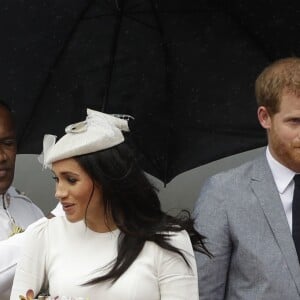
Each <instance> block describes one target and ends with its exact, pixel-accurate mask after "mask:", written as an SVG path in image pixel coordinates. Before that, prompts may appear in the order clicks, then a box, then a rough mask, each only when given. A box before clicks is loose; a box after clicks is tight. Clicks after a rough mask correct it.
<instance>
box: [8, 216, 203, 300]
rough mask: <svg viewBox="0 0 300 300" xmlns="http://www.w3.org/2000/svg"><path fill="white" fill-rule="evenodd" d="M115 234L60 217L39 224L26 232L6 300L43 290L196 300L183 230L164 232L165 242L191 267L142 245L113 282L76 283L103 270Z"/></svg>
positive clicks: (136, 299) (116, 298) (117, 298)
mask: <svg viewBox="0 0 300 300" xmlns="http://www.w3.org/2000/svg"><path fill="white" fill-rule="evenodd" d="M119 234H120V231H119V230H115V231H112V232H107V233H97V232H94V231H92V230H90V229H89V228H87V227H86V225H85V223H84V221H79V222H76V223H71V222H69V221H68V220H67V219H66V218H65V217H56V218H53V219H50V220H49V219H46V220H42V221H41V222H40V223H39V224H37V225H36V226H35V227H34V228H31V230H30V231H29V232H27V236H26V242H25V244H24V249H23V255H22V259H21V261H20V262H19V264H18V266H17V271H16V275H15V279H14V284H13V290H12V294H11V298H10V299H12V300H17V299H19V295H21V294H22V295H25V293H26V291H27V290H28V289H33V290H34V292H35V293H36V294H37V293H38V292H39V291H40V290H41V289H42V288H43V287H47V286H48V287H49V293H50V295H51V296H52V297H54V296H60V297H62V296H73V297H84V298H86V299H89V300H102V299H103V300H184V299H186V300H196V299H198V280H197V268H196V262H195V258H194V253H193V249H192V246H191V242H190V239H189V236H188V234H187V233H186V232H185V231H181V232H177V233H172V235H171V234H170V241H171V244H172V245H174V246H176V247H178V248H179V249H182V251H183V252H184V254H185V256H186V258H187V259H188V261H189V263H190V265H191V268H189V267H188V266H187V264H186V263H185V261H184V260H183V259H182V257H181V256H179V255H178V254H176V253H173V252H170V251H167V250H165V249H162V248H161V247H159V246H157V245H156V244H155V243H153V242H146V244H145V246H144V248H143V250H142V251H141V253H140V254H139V256H138V257H137V259H136V260H135V261H134V263H133V264H132V265H131V266H130V267H129V269H128V270H127V271H126V272H125V273H124V274H123V275H122V276H121V277H120V278H119V279H118V280H117V281H116V282H115V283H114V284H111V283H110V282H102V283H97V284H94V285H88V286H84V285H82V284H84V283H85V282H87V281H88V280H89V279H92V278H95V277H96V276H97V275H103V274H105V273H106V272H107V271H108V270H109V268H110V267H111V264H112V263H113V262H114V259H115V258H116V255H117V244H118V236H119Z"/></svg>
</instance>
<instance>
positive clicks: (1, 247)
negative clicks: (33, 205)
mask: <svg viewBox="0 0 300 300" xmlns="http://www.w3.org/2000/svg"><path fill="white" fill-rule="evenodd" d="M23 239H24V233H19V234H16V235H14V236H12V237H11V238H9V239H6V240H3V241H0V253H1V257H0V299H1V300H2V299H9V295H10V291H11V286H12V282H13V278H14V275H15V269H16V265H17V263H18V261H19V258H20V249H21V245H22V243H23Z"/></svg>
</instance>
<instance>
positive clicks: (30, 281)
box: [10, 218, 55, 300]
mask: <svg viewBox="0 0 300 300" xmlns="http://www.w3.org/2000/svg"><path fill="white" fill-rule="evenodd" d="M48 222H49V220H48V219H47V218H43V219H41V220H39V221H38V222H36V223H35V224H34V226H31V227H29V228H28V229H27V230H26V234H25V239H24V242H23V245H22V250H21V258H20V261H19V263H18V265H17V269H16V274H15V278H14V281H13V287H12V293H11V296H10V299H11V300H16V299H19V295H25V294H26V292H27V290H29V289H32V290H33V291H34V295H35V297H36V296H37V294H38V293H39V292H40V291H41V290H42V288H44V287H45V286H47V281H46V276H45V264H46V249H47V225H48ZM54 246H55V245H54Z"/></svg>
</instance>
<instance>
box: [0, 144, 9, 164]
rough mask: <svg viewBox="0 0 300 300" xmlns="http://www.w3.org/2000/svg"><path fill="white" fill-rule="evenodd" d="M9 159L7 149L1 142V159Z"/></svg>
mask: <svg viewBox="0 0 300 300" xmlns="http://www.w3.org/2000/svg"><path fill="white" fill-rule="evenodd" d="M6 160H7V153H6V151H5V150H4V149H3V146H2V145H1V144H0V161H1V162H3V161H6Z"/></svg>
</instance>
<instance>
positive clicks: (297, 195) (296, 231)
mask: <svg viewBox="0 0 300 300" xmlns="http://www.w3.org/2000/svg"><path fill="white" fill-rule="evenodd" d="M294 182H295V189H294V196H293V206H292V207H293V225H292V233H293V239H294V243H295V247H296V251H297V254H298V259H299V260H300V174H296V175H295V177H294Z"/></svg>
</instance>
